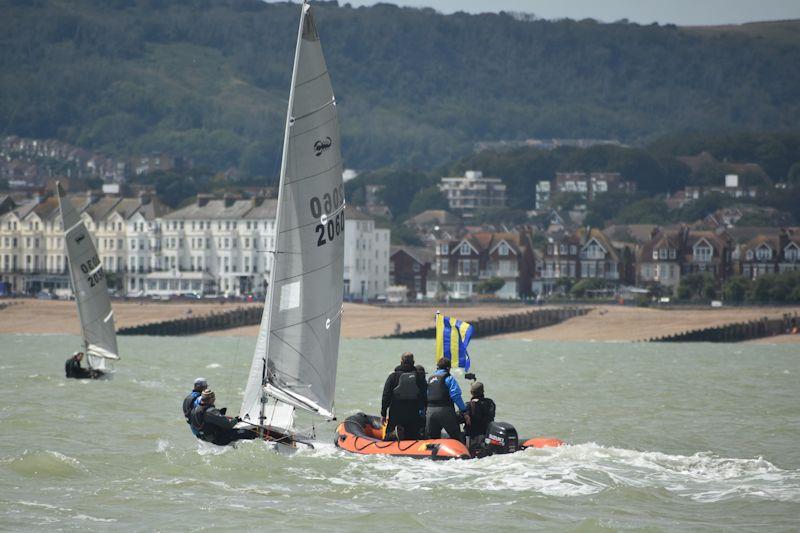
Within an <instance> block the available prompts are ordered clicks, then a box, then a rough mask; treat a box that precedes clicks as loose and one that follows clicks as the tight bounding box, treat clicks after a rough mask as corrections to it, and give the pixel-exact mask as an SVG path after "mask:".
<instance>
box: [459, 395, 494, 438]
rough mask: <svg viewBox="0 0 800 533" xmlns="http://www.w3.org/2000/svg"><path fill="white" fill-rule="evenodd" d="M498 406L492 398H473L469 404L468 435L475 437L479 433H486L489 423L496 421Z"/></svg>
mask: <svg viewBox="0 0 800 533" xmlns="http://www.w3.org/2000/svg"><path fill="white" fill-rule="evenodd" d="M495 410H496V406H495V404H494V402H493V401H492V400H491V399H490V398H472V399H471V400H470V401H469V403H468V404H467V412H468V413H469V421H470V423H469V425H468V426H466V428H465V429H466V433H467V437H470V438H471V439H474V438H475V437H477V436H478V435H486V431H487V429H488V428H489V424H490V423H492V422H494V413H495Z"/></svg>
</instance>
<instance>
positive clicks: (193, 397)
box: [183, 378, 208, 437]
mask: <svg viewBox="0 0 800 533" xmlns="http://www.w3.org/2000/svg"><path fill="white" fill-rule="evenodd" d="M207 388H208V382H207V381H206V380H205V378H197V379H196V380H194V387H193V388H192V392H190V393H189V394H188V395H187V396H186V398H184V399H183V417H184V418H185V419H186V423H187V424H189V428H190V429H191V430H192V433H193V434H194V436H195V437H197V433H195V429H194V428H193V427H192V421H191V420H190V419H189V417H190V416H191V415H192V410H193V409H194V408H195V407H197V406H198V405H199V404H200V395H201V394H202V393H203V391H204V390H205V389H207Z"/></svg>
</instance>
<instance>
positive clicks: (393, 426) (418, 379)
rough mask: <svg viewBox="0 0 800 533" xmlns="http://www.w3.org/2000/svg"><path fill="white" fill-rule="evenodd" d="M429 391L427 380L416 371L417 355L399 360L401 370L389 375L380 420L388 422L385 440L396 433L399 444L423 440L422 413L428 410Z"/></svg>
mask: <svg viewBox="0 0 800 533" xmlns="http://www.w3.org/2000/svg"><path fill="white" fill-rule="evenodd" d="M426 391H427V386H426V385H425V377H424V375H420V373H419V372H417V369H416V368H415V367H414V354H412V353H410V352H406V353H404V354H403V355H402V356H400V366H398V367H396V368H395V369H394V372H392V373H391V374H389V377H387V378H386V383H385V384H384V385H383V396H382V398H381V419H382V421H385V422H386V433H385V436H384V438H385V439H386V440H389V439H390V436H391V435H392V432H394V431H395V430H396V433H397V440H412V439H419V438H420V437H421V430H422V419H421V418H420V415H419V413H420V411H424V410H425V403H426V396H425V393H426ZM387 414H388V416H389V418H388V420H386V416H387Z"/></svg>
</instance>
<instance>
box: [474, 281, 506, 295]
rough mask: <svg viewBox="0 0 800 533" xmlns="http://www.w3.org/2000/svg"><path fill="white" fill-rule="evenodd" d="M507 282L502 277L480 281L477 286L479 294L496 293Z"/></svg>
mask: <svg viewBox="0 0 800 533" xmlns="http://www.w3.org/2000/svg"><path fill="white" fill-rule="evenodd" d="M505 284H506V282H505V281H503V280H502V279H500V278H489V279H485V280H483V281H481V282H479V283H478V284H477V285H476V286H475V290H477V291H478V294H494V293H496V292H497V291H499V290H500V289H502V288H503V285H505Z"/></svg>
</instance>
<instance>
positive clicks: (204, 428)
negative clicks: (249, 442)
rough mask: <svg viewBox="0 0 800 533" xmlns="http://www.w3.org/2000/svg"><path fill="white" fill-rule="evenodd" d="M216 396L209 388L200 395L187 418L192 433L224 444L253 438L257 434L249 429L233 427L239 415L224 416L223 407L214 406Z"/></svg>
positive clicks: (213, 442) (218, 444)
mask: <svg viewBox="0 0 800 533" xmlns="http://www.w3.org/2000/svg"><path fill="white" fill-rule="evenodd" d="M215 400H216V397H215V396H214V392H213V391H212V390H211V389H206V390H204V391H203V393H202V395H201V396H200V403H199V404H198V405H197V406H196V407H195V408H194V409H193V410H192V414H191V415H189V419H190V420H191V423H192V429H193V433H195V435H197V438H198V439H201V440H204V441H206V442H210V443H212V444H216V445H217V446H226V445H228V444H230V443H231V442H233V441H236V440H246V439H255V438H256V437H257V436H258V434H257V433H256V432H255V431H251V430H249V429H234V426H235V425H236V424H237V423H238V422H239V417H238V416H237V417H235V418H231V417H228V416H225V409H222V410H219V409H217V408H216V407H214V401H215Z"/></svg>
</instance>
